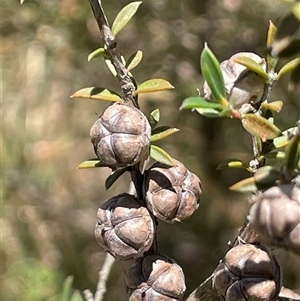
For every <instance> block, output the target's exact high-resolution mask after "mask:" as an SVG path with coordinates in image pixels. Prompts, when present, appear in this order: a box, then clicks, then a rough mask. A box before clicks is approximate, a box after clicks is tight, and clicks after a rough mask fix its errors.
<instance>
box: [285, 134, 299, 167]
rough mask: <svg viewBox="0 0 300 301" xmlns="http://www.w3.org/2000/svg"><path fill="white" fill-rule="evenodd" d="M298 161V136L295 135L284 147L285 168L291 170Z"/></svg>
mask: <svg viewBox="0 0 300 301" xmlns="http://www.w3.org/2000/svg"><path fill="white" fill-rule="evenodd" d="M299 159H300V136H299V134H298V133H297V134H296V135H295V136H294V137H293V138H292V139H291V140H290V141H289V142H288V144H287V146H286V147H285V160H284V161H285V166H286V168H287V169H290V170H293V169H294V168H295V167H296V166H297V164H298V161H299Z"/></svg>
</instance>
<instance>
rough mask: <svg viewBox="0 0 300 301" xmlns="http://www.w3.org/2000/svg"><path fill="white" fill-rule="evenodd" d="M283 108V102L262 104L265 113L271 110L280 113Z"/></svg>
mask: <svg viewBox="0 0 300 301" xmlns="http://www.w3.org/2000/svg"><path fill="white" fill-rule="evenodd" d="M282 106H283V101H281V100H276V101H272V102H263V103H262V104H261V109H262V110H263V111H266V110H271V111H273V112H277V113H279V112H280V111H281V109H282Z"/></svg>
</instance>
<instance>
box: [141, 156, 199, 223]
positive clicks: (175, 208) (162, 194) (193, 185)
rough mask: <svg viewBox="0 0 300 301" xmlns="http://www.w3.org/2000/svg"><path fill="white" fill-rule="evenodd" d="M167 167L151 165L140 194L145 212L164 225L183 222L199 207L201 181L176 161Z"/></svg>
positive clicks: (156, 164) (157, 164)
mask: <svg viewBox="0 0 300 301" xmlns="http://www.w3.org/2000/svg"><path fill="white" fill-rule="evenodd" d="M174 161H175V164H176V166H173V167H170V166H167V165H163V164H161V163H155V164H154V165H153V166H152V167H150V169H149V170H147V171H146V173H145V182H144V191H145V196H146V204H147V207H148V209H149V210H150V211H151V212H152V213H153V214H154V215H155V216H156V217H158V218H159V219H162V220H164V221H166V222H175V221H183V220H185V219H188V218H189V217H191V215H192V214H193V213H194V212H195V210H196V209H197V208H198V206H199V204H198V203H199V200H200V195H201V193H202V191H201V182H200V180H199V178H198V177H197V176H196V175H195V174H193V173H191V172H190V171H188V170H187V169H186V167H185V166H184V165H183V164H182V163H181V162H179V161H177V160H174Z"/></svg>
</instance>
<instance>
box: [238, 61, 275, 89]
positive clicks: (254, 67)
mask: <svg viewBox="0 0 300 301" xmlns="http://www.w3.org/2000/svg"><path fill="white" fill-rule="evenodd" d="M234 61H235V62H236V63H239V64H241V65H243V66H245V67H247V68H248V70H250V71H253V72H255V73H256V74H258V75H259V76H261V77H262V78H263V79H264V80H265V82H266V83H267V84H268V83H269V82H270V79H269V75H268V74H267V73H266V72H265V70H264V69H263V68H262V67H261V65H260V64H258V63H257V62H255V61H254V60H253V59H251V58H249V57H242V56H240V57H237V58H235V59H234Z"/></svg>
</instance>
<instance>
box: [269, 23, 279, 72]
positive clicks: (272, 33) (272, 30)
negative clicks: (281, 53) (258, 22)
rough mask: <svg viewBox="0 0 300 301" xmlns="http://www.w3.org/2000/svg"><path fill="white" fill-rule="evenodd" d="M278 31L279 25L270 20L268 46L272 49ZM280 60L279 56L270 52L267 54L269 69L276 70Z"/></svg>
mask: <svg viewBox="0 0 300 301" xmlns="http://www.w3.org/2000/svg"><path fill="white" fill-rule="evenodd" d="M276 33H277V27H276V26H275V25H274V24H273V23H272V21H269V30H268V37H267V48H268V49H271V47H272V45H273V42H274V40H275V36H276ZM277 62H278V58H274V57H272V56H271V55H270V54H269V53H268V54H267V63H268V71H274V69H275V67H276V65H277Z"/></svg>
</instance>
